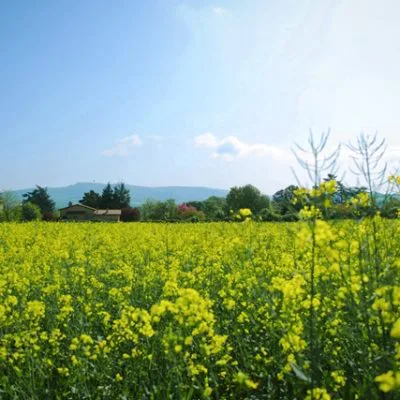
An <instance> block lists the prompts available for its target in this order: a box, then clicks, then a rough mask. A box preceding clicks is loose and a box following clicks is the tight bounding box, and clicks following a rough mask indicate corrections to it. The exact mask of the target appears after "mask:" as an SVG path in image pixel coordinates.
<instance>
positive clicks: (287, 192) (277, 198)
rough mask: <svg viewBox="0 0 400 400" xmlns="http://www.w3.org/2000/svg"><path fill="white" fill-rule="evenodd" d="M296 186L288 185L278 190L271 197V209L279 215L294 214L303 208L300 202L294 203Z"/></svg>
mask: <svg viewBox="0 0 400 400" xmlns="http://www.w3.org/2000/svg"><path fill="white" fill-rule="evenodd" d="M297 189H298V186H295V185H290V186H288V187H286V188H285V189H281V190H278V191H277V192H276V193H275V194H274V195H273V196H272V205H273V209H274V210H275V211H276V212H277V213H278V214H280V215H287V214H296V213H297V212H298V211H300V210H301V209H302V207H303V204H301V202H296V203H294V199H295V197H296V195H295V191H296V190H297Z"/></svg>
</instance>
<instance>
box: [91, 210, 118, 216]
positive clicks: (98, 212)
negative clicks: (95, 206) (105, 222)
mask: <svg viewBox="0 0 400 400" xmlns="http://www.w3.org/2000/svg"><path fill="white" fill-rule="evenodd" d="M93 214H94V215H121V210H109V209H107V210H95V212H94V213H93Z"/></svg>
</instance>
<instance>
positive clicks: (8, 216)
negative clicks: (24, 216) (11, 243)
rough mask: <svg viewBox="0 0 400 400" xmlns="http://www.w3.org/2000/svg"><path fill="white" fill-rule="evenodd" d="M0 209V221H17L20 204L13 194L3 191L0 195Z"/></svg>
mask: <svg viewBox="0 0 400 400" xmlns="http://www.w3.org/2000/svg"><path fill="white" fill-rule="evenodd" d="M0 204H1V206H0V209H2V219H3V220H4V221H18V220H19V219H20V215H21V210H20V208H19V205H20V202H19V201H18V199H17V196H16V195H15V193H14V192H12V191H10V190H5V191H3V192H2V193H1V194H0Z"/></svg>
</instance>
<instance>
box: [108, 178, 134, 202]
mask: <svg viewBox="0 0 400 400" xmlns="http://www.w3.org/2000/svg"><path fill="white" fill-rule="evenodd" d="M112 203H113V207H115V208H128V207H130V204H131V195H130V193H129V189H127V188H126V187H125V184H124V183H122V182H121V183H118V184H117V185H116V186H114V196H113V202H112Z"/></svg>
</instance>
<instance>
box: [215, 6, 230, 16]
mask: <svg viewBox="0 0 400 400" xmlns="http://www.w3.org/2000/svg"><path fill="white" fill-rule="evenodd" d="M212 11H213V13H214V14H215V15H227V14H229V11H228V10H227V9H226V8H223V7H213V8H212Z"/></svg>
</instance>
